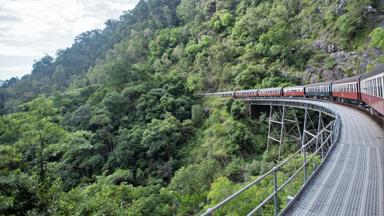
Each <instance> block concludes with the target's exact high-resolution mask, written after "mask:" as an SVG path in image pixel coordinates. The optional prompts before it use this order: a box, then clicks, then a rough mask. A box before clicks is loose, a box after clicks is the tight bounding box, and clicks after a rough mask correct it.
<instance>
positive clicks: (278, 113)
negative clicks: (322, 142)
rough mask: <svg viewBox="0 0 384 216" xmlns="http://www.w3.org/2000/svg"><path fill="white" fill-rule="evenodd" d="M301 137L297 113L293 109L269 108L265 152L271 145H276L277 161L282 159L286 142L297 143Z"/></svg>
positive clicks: (283, 107)
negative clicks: (277, 148) (277, 150)
mask: <svg viewBox="0 0 384 216" xmlns="http://www.w3.org/2000/svg"><path fill="white" fill-rule="evenodd" d="M301 136H302V135H301V132H300V125H299V121H298V118H297V112H296V110H295V109H294V108H293V109H292V108H289V107H285V106H276V107H274V106H270V107H269V118H268V140H267V150H269V148H270V147H271V144H272V143H278V144H279V156H278V161H280V159H281V158H282V152H283V147H284V144H285V143H287V142H291V143H292V142H293V143H299V142H300V141H301Z"/></svg>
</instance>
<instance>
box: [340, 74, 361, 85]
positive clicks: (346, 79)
mask: <svg viewBox="0 0 384 216" xmlns="http://www.w3.org/2000/svg"><path fill="white" fill-rule="evenodd" d="M360 77H361V75H357V76H353V77H348V78H344V79H341V80H336V81H334V82H333V84H340V83H350V82H357V81H359V80H360Z"/></svg>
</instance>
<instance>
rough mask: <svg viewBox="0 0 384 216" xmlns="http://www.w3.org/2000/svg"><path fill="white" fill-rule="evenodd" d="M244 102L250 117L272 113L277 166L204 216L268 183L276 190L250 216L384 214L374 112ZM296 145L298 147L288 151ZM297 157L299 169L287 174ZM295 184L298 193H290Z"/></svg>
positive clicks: (381, 135)
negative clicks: (259, 112)
mask: <svg viewBox="0 0 384 216" xmlns="http://www.w3.org/2000/svg"><path fill="white" fill-rule="evenodd" d="M243 100H244V102H245V103H247V104H248V105H249V111H250V114H251V116H252V115H253V114H254V112H258V110H259V109H261V108H263V109H264V110H266V111H267V113H268V114H269V115H268V125H269V127H268V141H267V149H268V150H269V149H274V150H275V151H278V158H277V161H276V164H275V166H274V167H273V168H272V169H271V170H269V171H268V172H266V173H264V174H263V175H261V176H259V177H258V178H257V179H255V180H253V181H252V182H250V183H249V184H247V185H245V186H244V187H243V188H241V189H240V190H239V191H237V192H235V193H234V194H232V195H230V196H228V197H227V198H226V199H224V200H223V201H221V202H220V203H218V204H216V205H215V206H212V207H210V208H208V209H206V211H205V212H204V213H203V214H202V215H203V216H208V215H215V214H216V213H217V214H218V215H220V211H221V209H223V208H225V207H226V205H228V203H230V202H234V201H235V200H236V199H238V198H239V197H241V195H242V194H243V192H245V191H247V190H249V189H250V188H252V187H255V186H257V185H259V184H263V182H265V181H268V182H269V184H271V183H272V184H273V190H272V191H270V193H269V194H268V195H266V196H265V197H263V198H262V199H258V200H262V201H260V202H259V203H258V204H257V205H256V206H254V207H252V209H249V212H248V214H247V215H384V174H383V173H384V131H383V128H381V127H380V126H379V125H378V124H376V123H375V122H374V121H373V120H372V119H371V118H369V116H367V115H365V114H364V113H362V112H360V111H358V110H356V109H354V108H351V107H347V106H342V105H338V104H333V103H331V102H328V101H318V100H308V99H287V98H245V99H243ZM287 143H289V144H290V145H287ZM295 143H297V148H296V149H295V151H294V152H293V153H292V151H291V152H290V154H286V148H287V146H292V144H295ZM297 161H301V162H299V165H298V166H297V167H296V169H295V170H294V172H291V173H290V174H289V176H286V175H282V173H286V169H287V168H286V167H290V166H292V165H291V163H292V162H295V163H296V164H297ZM292 185H293V186H292ZM298 186H299V187H298ZM293 187H296V192H295V193H294V194H288V195H289V196H287V191H286V190H288V189H290V191H292V188H293Z"/></svg>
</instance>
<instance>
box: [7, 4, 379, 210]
mask: <svg viewBox="0 0 384 216" xmlns="http://www.w3.org/2000/svg"><path fill="white" fill-rule="evenodd" d="M326 2H327V3H324V1H308V0H273V1H272V0H269V1H267V0H223V1H222V0H220V1H215V0H211V1H203V0H174V1H169V0H146V1H144V0H142V1H140V2H139V4H138V5H137V6H136V8H135V9H133V10H132V11H126V12H124V14H123V15H122V16H121V17H120V19H119V20H108V21H106V27H105V29H103V30H93V31H89V32H85V33H83V34H81V35H79V36H78V37H76V39H75V41H74V43H73V45H72V46H71V47H70V48H67V49H65V50H59V51H58V52H57V57H56V58H55V59H54V58H52V57H50V56H45V57H43V58H42V59H40V60H39V61H36V62H35V64H34V65H33V70H32V73H31V74H30V75H27V76H25V77H23V78H21V79H20V80H19V79H16V78H12V79H10V80H7V81H5V82H2V83H0V84H1V86H0V114H2V116H0V158H1V160H0V173H1V175H0V214H6V215H135V216H136V215H193V214H197V213H199V212H201V211H202V209H204V208H207V207H208V206H212V205H213V204H215V203H217V202H219V201H220V200H221V199H223V198H224V197H225V196H226V195H228V194H230V193H232V192H234V191H235V190H236V189H239V188H240V187H241V185H243V184H245V183H247V182H249V181H251V180H253V179H255V178H256V177H257V176H258V175H260V174H262V173H264V172H265V171H267V170H269V169H270V168H271V167H273V164H274V163H275V162H276V158H277V153H276V149H275V148H271V149H270V150H269V151H267V152H266V146H265V145H266V137H265V136H266V134H267V126H266V125H265V121H264V120H265V119H264V118H265V116H263V115H261V117H260V119H256V120H250V119H249V118H248V117H247V116H246V114H247V110H246V107H245V106H244V104H243V103H242V102H241V101H238V100H232V99H230V100H226V99H213V98H206V99H201V98H200V97H198V96H197V95H198V93H201V92H205V91H214V90H225V89H243V88H255V87H275V86H289V85H294V84H299V83H302V82H306V80H302V77H303V75H302V74H303V71H304V70H305V67H306V66H307V63H308V62H316V61H320V60H321V61H323V62H324V64H325V67H326V68H327V69H331V68H332V67H333V66H334V65H335V62H334V60H333V59H330V58H327V54H325V53H323V52H322V51H319V50H316V49H314V48H313V46H312V44H313V42H314V41H316V40H318V39H322V40H327V41H333V42H334V43H336V44H337V45H338V46H339V47H342V48H343V49H346V50H354V49H359V48H361V47H363V45H364V43H365V41H366V39H367V38H368V35H369V32H370V31H371V28H372V27H370V26H368V25H365V23H367V22H369V21H370V17H369V16H368V15H367V14H366V13H365V11H364V6H367V5H373V6H374V2H373V1H370V0H364V1H360V0H350V1H347V3H346V5H343V6H342V7H341V6H340V5H338V4H339V1H333V0H330V1H326ZM370 36H371V37H372V42H371V46H373V47H377V48H380V49H383V48H384V45H383V30H382V29H381V28H378V29H376V30H374V31H373V32H372V33H371V34H370ZM299 161H300V158H299V159H298V162H297V163H293V164H292V165H290V166H292V167H294V166H296V165H297V164H299V163H300V162H299ZM292 167H288V168H287V170H284V172H283V173H282V174H281V176H279V179H282V178H284V177H287V176H288V174H290V173H292V171H293V169H291V168H292ZM298 187H299V183H296V182H295V183H294V185H293V186H292V188H288V189H287V191H285V192H284V194H283V195H282V197H281V200H285V198H284V197H286V196H287V195H291V194H292V193H293V191H296V190H297V188H298ZM271 190H272V184H271V182H270V179H267V180H266V181H265V182H263V184H261V185H259V186H257V187H255V188H253V189H252V190H250V191H248V192H247V193H245V194H244V196H243V197H241V200H250V199H251V200H252V202H235V203H233V204H232V205H229V206H228V207H226V208H224V209H223V210H222V212H221V214H227V213H229V212H237V214H239V215H242V214H243V213H244V212H242V210H243V211H245V210H246V209H249V208H251V207H252V206H254V204H255V203H257V201H260V200H257V199H255V197H260V199H261V197H263V196H265V195H266V194H267V193H268V192H270V191H271ZM258 195H260V196H258ZM258 199H259V198H258ZM284 202H285V201H284ZM284 202H282V203H281V205H282V206H283V205H284ZM241 209H242V210H241ZM268 211H269V210H268V207H267V209H266V212H268Z"/></svg>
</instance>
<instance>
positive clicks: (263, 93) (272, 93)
mask: <svg viewBox="0 0 384 216" xmlns="http://www.w3.org/2000/svg"><path fill="white" fill-rule="evenodd" d="M258 94H259V97H279V96H283V88H281V87H279V88H265V89H259V93H258Z"/></svg>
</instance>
